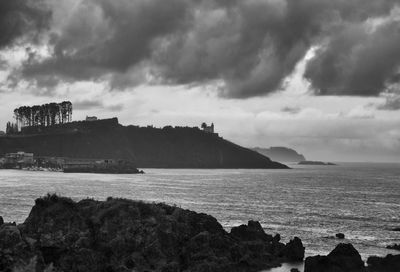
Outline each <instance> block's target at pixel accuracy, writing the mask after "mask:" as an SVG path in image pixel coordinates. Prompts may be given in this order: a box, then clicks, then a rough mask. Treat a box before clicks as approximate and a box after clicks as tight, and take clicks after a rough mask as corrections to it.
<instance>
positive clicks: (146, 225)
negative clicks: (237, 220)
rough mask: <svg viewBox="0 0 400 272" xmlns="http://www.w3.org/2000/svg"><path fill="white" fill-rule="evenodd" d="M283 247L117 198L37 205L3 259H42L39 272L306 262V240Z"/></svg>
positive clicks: (257, 228)
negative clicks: (48, 268)
mask: <svg viewBox="0 0 400 272" xmlns="http://www.w3.org/2000/svg"><path fill="white" fill-rule="evenodd" d="M279 240H280V237H279V236H275V237H273V236H271V235H267V234H266V233H265V232H264V230H263V229H262V227H261V225H260V223H259V222H256V221H249V222H248V224H247V225H242V226H239V227H236V228H233V229H232V231H231V233H227V232H226V231H225V230H224V229H223V228H222V226H221V225H220V224H219V223H218V222H217V220H216V219H215V218H214V217H212V216H209V215H206V214H199V213H195V212H192V211H189V210H184V209H181V208H177V207H173V206H168V205H165V204H147V203H143V202H139V201H131V200H125V199H113V198H109V199H107V201H95V200H90V199H85V200H81V201H79V202H74V201H72V200H71V199H68V198H63V197H58V196H56V195H48V196H47V197H44V198H40V199H37V200H36V201H35V206H34V207H33V208H32V210H31V212H30V214H29V217H28V218H27V219H26V220H25V222H24V224H21V225H19V226H17V227H15V226H14V227H13V226H5V225H3V226H2V227H1V231H0V242H1V243H2V244H4V245H7V247H8V248H10V249H11V251H10V252H11V253H10V254H7V255H6V256H3V255H4V254H3V253H2V252H0V254H3V255H0V257H1V259H2V262H1V263H0V265H1V266H0V271H3V270H4V271H7V270H12V269H16V267H17V266H18V267H20V265H21V264H25V265H27V264H29V263H30V261H31V260H32V259H33V258H35V266H36V267H37V271H38V272H40V271H44V270H45V269H46V267H49V266H53V267H54V270H55V271H82V272H85V271H160V272H175V271H176V272H177V271H199V272H202V271H233V272H235V271H238V272H239V271H240V272H242V271H260V270H263V269H268V268H271V267H276V266H279V265H280V263H281V262H284V261H288V260H292V259H300V257H301V256H304V247H303V246H302V243H301V241H300V239H298V238H295V239H294V240H293V241H291V242H289V243H288V244H287V245H284V244H282V243H280V242H279ZM3 241H4V243H3ZM2 257H4V260H6V261H3V258H2ZM20 270H21V269H20ZM22 270H23V269H22Z"/></svg>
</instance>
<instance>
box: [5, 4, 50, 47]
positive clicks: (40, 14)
mask: <svg viewBox="0 0 400 272" xmlns="http://www.w3.org/2000/svg"><path fill="white" fill-rule="evenodd" d="M49 19H50V11H49V10H47V9H46V8H45V6H44V5H43V2H42V1H40V0H1V1H0V48H3V47H7V46H11V45H12V44H13V43H14V42H16V40H17V39H18V38H20V37H22V36H25V35H28V34H29V35H32V36H31V38H33V39H34V38H36V37H35V36H36V35H37V34H38V32H39V30H41V29H43V28H45V27H46V26H47V23H48V22H49Z"/></svg>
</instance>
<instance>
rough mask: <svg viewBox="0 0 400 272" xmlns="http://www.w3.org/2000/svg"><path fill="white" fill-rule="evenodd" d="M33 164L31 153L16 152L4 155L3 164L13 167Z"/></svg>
mask: <svg viewBox="0 0 400 272" xmlns="http://www.w3.org/2000/svg"><path fill="white" fill-rule="evenodd" d="M33 164H34V159H33V153H25V152H17V153H7V154H6V155H5V156H4V165H5V166H8V167H11V168H15V167H26V166H31V165H33Z"/></svg>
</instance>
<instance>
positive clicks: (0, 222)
mask: <svg viewBox="0 0 400 272" xmlns="http://www.w3.org/2000/svg"><path fill="white" fill-rule="evenodd" d="M3 224H4V219H3V217H1V216H0V227H1V225H3Z"/></svg>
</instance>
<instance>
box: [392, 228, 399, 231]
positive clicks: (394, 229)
mask: <svg viewBox="0 0 400 272" xmlns="http://www.w3.org/2000/svg"><path fill="white" fill-rule="evenodd" d="M392 231H400V228H393V229H392Z"/></svg>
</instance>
